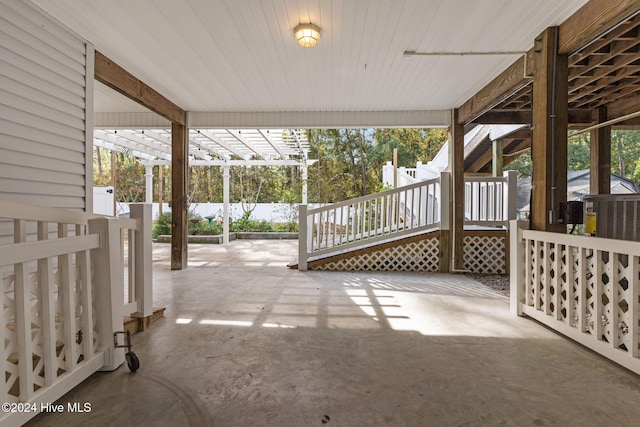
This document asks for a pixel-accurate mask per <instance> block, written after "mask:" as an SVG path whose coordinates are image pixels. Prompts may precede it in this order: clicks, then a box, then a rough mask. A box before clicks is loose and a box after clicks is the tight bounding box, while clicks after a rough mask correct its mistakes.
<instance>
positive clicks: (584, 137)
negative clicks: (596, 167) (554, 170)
mask: <svg viewBox="0 0 640 427" xmlns="http://www.w3.org/2000/svg"><path fill="white" fill-rule="evenodd" d="M590 152H591V149H590V148H589V133H588V132H585V133H582V134H580V135H576V136H569V139H568V141H567V169H568V170H570V171H579V170H583V169H589V165H590V164H591V158H590Z"/></svg>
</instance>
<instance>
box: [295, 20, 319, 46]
mask: <svg viewBox="0 0 640 427" xmlns="http://www.w3.org/2000/svg"><path fill="white" fill-rule="evenodd" d="M293 35H294V36H295V38H296V40H297V41H298V44H299V45H300V46H302V47H314V46H315V45H317V44H318V40H320V27H318V26H317V25H313V24H300V25H298V26H297V27H296V28H294V29H293Z"/></svg>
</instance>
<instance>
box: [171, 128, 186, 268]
mask: <svg viewBox="0 0 640 427" xmlns="http://www.w3.org/2000/svg"><path fill="white" fill-rule="evenodd" d="M188 149H189V144H188V139H187V127H186V126H184V125H181V124H177V123H172V124H171V269H172V270H182V269H184V268H187V231H188V230H187V188H188V185H187V183H188V172H189V167H188V165H187V161H188Z"/></svg>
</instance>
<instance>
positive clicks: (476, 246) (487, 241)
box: [464, 235, 506, 274]
mask: <svg viewBox="0 0 640 427" xmlns="http://www.w3.org/2000/svg"><path fill="white" fill-rule="evenodd" d="M505 240H506V237H505V236H476V235H473V236H469V235H467V236H464V269H465V270H466V271H469V272H471V273H481V274H504V273H505V272H506V268H505V260H506V249H505V248H506V245H505Z"/></svg>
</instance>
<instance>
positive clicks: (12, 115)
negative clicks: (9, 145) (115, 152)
mask: <svg viewBox="0 0 640 427" xmlns="http://www.w3.org/2000/svg"><path fill="white" fill-rule="evenodd" d="M2 101H3V100H2V99H0V119H2V120H6V121H9V122H14V123H19V124H21V125H24V126H26V127H27V128H29V127H34V128H36V127H37V128H40V129H46V130H47V131H48V132H51V133H53V134H56V135H60V136H64V137H67V138H72V139H75V140H78V141H80V140H83V138H84V131H83V130H81V129H73V128H70V127H68V126H64V125H62V124H60V123H57V122H55V121H53V120H47V119H45V118H43V117H38V116H35V115H33V114H30V113H28V112H26V111H21V110H18V109H15V108H11V106H8V105H4V104H2Z"/></svg>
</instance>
